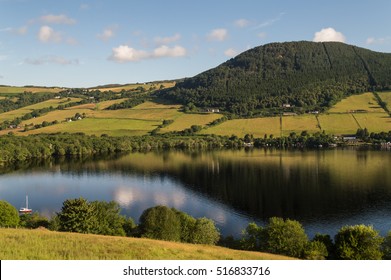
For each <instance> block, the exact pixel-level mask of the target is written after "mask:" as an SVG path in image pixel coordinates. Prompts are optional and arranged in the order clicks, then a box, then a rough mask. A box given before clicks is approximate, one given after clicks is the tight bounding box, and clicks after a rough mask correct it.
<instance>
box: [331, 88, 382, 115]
mask: <svg viewBox="0 0 391 280" xmlns="http://www.w3.org/2000/svg"><path fill="white" fill-rule="evenodd" d="M358 110H362V111H366V112H376V113H382V112H384V110H383V109H382V108H381V107H380V106H379V104H378V102H377V100H376V98H375V96H374V95H373V93H372V92H367V93H363V94H359V95H352V96H349V97H347V98H345V99H343V100H341V101H340V102H338V103H337V104H335V105H334V106H333V107H332V108H331V109H330V110H329V111H328V112H329V113H349V112H353V111H358Z"/></svg>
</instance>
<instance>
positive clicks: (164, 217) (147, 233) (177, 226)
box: [139, 205, 181, 241]
mask: <svg viewBox="0 0 391 280" xmlns="http://www.w3.org/2000/svg"><path fill="white" fill-rule="evenodd" d="M139 228H140V234H141V237H146V238H152V239H160V240H169V241H180V240H181V222H180V219H179V218H178V216H177V215H176V213H175V211H173V210H172V209H170V208H168V207H166V206H162V205H159V206H155V207H151V208H148V209H146V210H145V211H144V212H143V213H142V215H141V217H140V224H139Z"/></svg>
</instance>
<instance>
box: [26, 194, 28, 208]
mask: <svg viewBox="0 0 391 280" xmlns="http://www.w3.org/2000/svg"><path fill="white" fill-rule="evenodd" d="M26 209H29V196H28V195H26Z"/></svg>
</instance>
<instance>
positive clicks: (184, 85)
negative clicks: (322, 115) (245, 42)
mask: <svg viewBox="0 0 391 280" xmlns="http://www.w3.org/2000/svg"><path fill="white" fill-rule="evenodd" d="M390 87H391V54H385V53H377V52H373V51H370V50H367V49H363V48H359V47H356V46H352V45H347V44H343V43H337V42H324V43H314V42H305V41H302V42H288V43H272V44H267V45H264V46H259V47H256V48H253V49H250V50H248V51H246V52H243V53H242V54H240V55H238V56H237V57H235V58H233V59H230V60H228V61H227V62H225V63H223V64H221V65H220V66H218V67H216V68H213V69H210V70H208V71H205V72H203V73H201V74H199V75H197V76H195V77H193V78H188V79H185V80H184V81H183V82H180V83H178V84H177V85H176V86H175V87H174V88H172V89H168V90H165V91H163V92H162V95H164V96H165V97H167V98H170V99H173V100H175V101H176V102H180V103H182V104H189V103H194V104H195V105H196V106H198V107H217V108H220V109H223V110H227V111H229V112H232V113H236V114H239V115H251V114H252V113H254V112H258V113H259V112H270V111H271V110H270V108H279V107H281V105H282V104H284V103H289V104H291V105H295V107H296V108H298V110H300V109H301V110H308V109H321V108H322V107H330V106H331V105H332V104H334V103H335V102H336V101H338V100H340V99H342V98H343V97H346V96H348V95H351V94H354V93H361V92H365V91H368V90H373V89H376V90H383V89H389V88H390Z"/></svg>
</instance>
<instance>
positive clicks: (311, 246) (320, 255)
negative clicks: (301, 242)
mask: <svg viewBox="0 0 391 280" xmlns="http://www.w3.org/2000/svg"><path fill="white" fill-rule="evenodd" d="M327 256H328V252H327V247H326V245H325V244H324V243H323V242H321V241H311V242H308V243H307V246H306V247H305V249H304V254H303V257H304V259H306V260H325V259H326V258H327Z"/></svg>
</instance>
